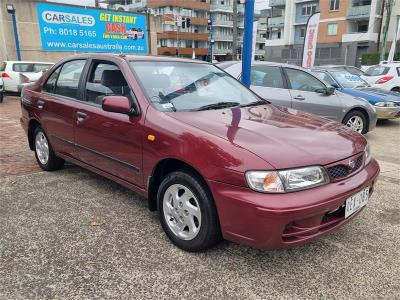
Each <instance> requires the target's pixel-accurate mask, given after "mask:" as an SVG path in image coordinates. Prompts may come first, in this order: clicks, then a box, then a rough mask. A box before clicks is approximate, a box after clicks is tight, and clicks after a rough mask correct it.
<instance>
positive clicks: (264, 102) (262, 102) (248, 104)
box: [240, 99, 271, 107]
mask: <svg viewBox="0 0 400 300" xmlns="http://www.w3.org/2000/svg"><path fill="white" fill-rule="evenodd" d="M269 103H271V102H269V101H268V100H265V99H260V100H257V101H254V102H250V103H246V104H242V105H240V107H247V106H257V105H263V104H269Z"/></svg>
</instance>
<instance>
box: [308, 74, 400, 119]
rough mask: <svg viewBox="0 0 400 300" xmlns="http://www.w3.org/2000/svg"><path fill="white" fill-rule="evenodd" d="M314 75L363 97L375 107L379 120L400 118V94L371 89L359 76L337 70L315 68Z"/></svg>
mask: <svg viewBox="0 0 400 300" xmlns="http://www.w3.org/2000/svg"><path fill="white" fill-rule="evenodd" d="M312 73H313V74H314V75H315V76H317V77H318V78H319V79H321V80H324V81H326V82H327V83H329V84H330V85H332V86H333V87H335V88H336V89H337V90H339V91H341V92H343V93H345V94H348V95H351V96H354V97H361V98H363V99H365V100H366V101H368V102H369V103H370V104H372V105H373V106H374V107H375V110H376V112H377V114H378V119H396V118H399V117H400V94H399V93H395V92H391V91H385V90H382V89H379V88H373V87H371V86H370V85H369V84H368V82H366V81H365V80H364V79H362V78H361V77H359V76H357V75H353V74H351V73H349V72H347V71H345V70H338V69H336V68H320V67H318V68H315V69H313V70H312Z"/></svg>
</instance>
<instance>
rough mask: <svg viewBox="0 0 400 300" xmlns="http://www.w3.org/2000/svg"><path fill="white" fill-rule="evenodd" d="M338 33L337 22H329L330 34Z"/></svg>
mask: <svg viewBox="0 0 400 300" xmlns="http://www.w3.org/2000/svg"><path fill="white" fill-rule="evenodd" d="M336 34H337V23H331V24H328V35H336Z"/></svg>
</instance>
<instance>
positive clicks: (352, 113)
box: [343, 111, 368, 134]
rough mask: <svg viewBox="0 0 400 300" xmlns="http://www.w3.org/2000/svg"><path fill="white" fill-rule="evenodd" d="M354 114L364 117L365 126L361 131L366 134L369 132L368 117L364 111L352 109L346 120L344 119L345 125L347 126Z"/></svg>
mask: <svg viewBox="0 0 400 300" xmlns="http://www.w3.org/2000/svg"><path fill="white" fill-rule="evenodd" d="M354 116H358V117H361V118H362V119H363V124H364V127H363V130H362V132H361V133H362V134H366V133H367V132H368V124H367V117H366V116H365V114H364V113H362V112H360V111H352V112H350V113H349V114H347V115H346V117H345V118H344V121H343V123H344V125H346V126H347V122H348V121H349V120H350V119H351V117H354Z"/></svg>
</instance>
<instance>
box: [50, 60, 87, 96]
mask: <svg viewBox="0 0 400 300" xmlns="http://www.w3.org/2000/svg"><path fill="white" fill-rule="evenodd" d="M85 63H86V61H85V60H74V61H69V62H66V63H65V64H63V66H62V68H61V71H60V75H59V76H58V80H57V83H56V87H55V90H54V94H57V95H62V96H65V97H69V98H74V99H77V98H78V86H79V79H80V77H81V74H82V71H83V67H84V66H85Z"/></svg>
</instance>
